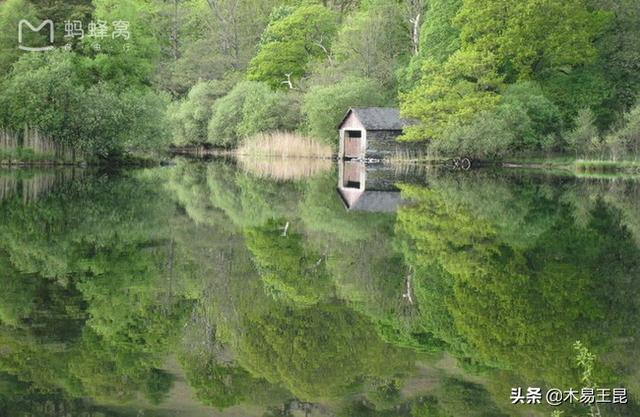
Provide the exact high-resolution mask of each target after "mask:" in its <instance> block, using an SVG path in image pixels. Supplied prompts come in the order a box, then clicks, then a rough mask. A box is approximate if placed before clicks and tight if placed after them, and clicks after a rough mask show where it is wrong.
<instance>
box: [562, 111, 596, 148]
mask: <svg viewBox="0 0 640 417" xmlns="http://www.w3.org/2000/svg"><path fill="white" fill-rule="evenodd" d="M574 124H575V128H574V129H573V130H571V131H569V132H568V133H567V134H565V138H564V139H565V141H566V142H567V147H568V149H569V150H571V151H573V152H575V153H576V155H577V154H583V155H590V154H593V153H594V150H596V147H597V144H598V143H599V142H600V139H599V137H598V128H597V127H596V116H595V114H593V112H592V111H591V109H582V110H580V111H579V112H578V116H577V117H576V119H575V121H574Z"/></svg>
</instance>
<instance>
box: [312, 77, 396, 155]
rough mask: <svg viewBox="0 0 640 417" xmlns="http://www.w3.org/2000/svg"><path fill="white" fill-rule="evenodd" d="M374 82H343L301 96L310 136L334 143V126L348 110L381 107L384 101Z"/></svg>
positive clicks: (349, 80)
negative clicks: (351, 108)
mask: <svg viewBox="0 0 640 417" xmlns="http://www.w3.org/2000/svg"><path fill="white" fill-rule="evenodd" d="M380 91H381V87H380V85H379V84H377V83H376V82H375V81H372V80H369V79H366V78H347V79H345V80H344V81H342V82H340V83H338V84H335V85H329V86H317V87H312V88H311V89H310V90H309V92H308V93H307V94H306V95H305V96H304V104H303V113H304V114H305V117H306V122H307V129H308V130H309V133H310V134H311V135H312V136H315V137H317V138H320V139H322V140H325V141H326V142H327V143H330V144H333V145H336V144H337V143H338V133H337V132H338V127H337V125H338V123H340V120H341V119H342V117H344V115H345V113H346V112H347V110H349V107H366V106H383V105H386V104H388V101H387V99H386V98H385V97H384V96H383V94H382V93H381V92H380Z"/></svg>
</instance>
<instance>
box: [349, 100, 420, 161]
mask: <svg viewBox="0 0 640 417" xmlns="http://www.w3.org/2000/svg"><path fill="white" fill-rule="evenodd" d="M408 124H410V122H409V121H408V120H406V119H402V118H401V117H400V111H399V110H398V109H394V108H388V107H367V108H351V109H349V111H348V112H347V114H346V115H345V116H344V118H343V119H342V122H341V123H340V125H339V126H338V129H339V130H340V147H339V154H340V159H382V158H385V157H389V156H393V155H394V154H396V153H402V152H409V151H411V150H413V149H414V148H415V146H416V145H413V144H407V143H400V142H397V141H396V138H397V137H398V136H400V135H401V134H402V129H403V128H404V127H406V126H407V125H408Z"/></svg>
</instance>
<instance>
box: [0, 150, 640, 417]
mask: <svg viewBox="0 0 640 417" xmlns="http://www.w3.org/2000/svg"><path fill="white" fill-rule="evenodd" d="M337 171H338V172H337V173H335V174H334V173H332V172H329V173H326V174H319V175H316V176H313V177H310V178H307V179H301V178H296V179H289V180H285V179H283V178H281V179H279V180H278V181H274V180H271V179H268V178H265V177H264V176H262V175H257V174H256V173H255V172H251V171H249V172H247V171H242V170H239V169H238V168H237V167H236V166H235V165H233V164H232V163H229V162H215V161H214V162H212V163H208V164H198V163H179V164H178V165H177V166H175V167H171V168H162V169H150V170H142V171H135V172H128V173H122V174H117V175H116V174H104V173H101V174H86V175H80V176H75V177H68V178H63V179H62V180H61V181H57V182H56V186H55V188H53V189H52V191H51V192H49V193H39V194H38V198H35V199H29V201H28V202H27V203H25V201H24V198H23V196H22V194H20V193H6V194H5V195H6V197H5V198H4V199H2V201H0V218H1V219H2V222H1V223H0V280H2V288H3V291H2V292H0V410H2V412H3V413H4V415H11V416H14V415H18V416H61V415H65V416H67V415H71V416H76V415H77V416H80V415H96V416H98V415H100V416H128V415H139V413H144V415H153V416H155V415H158V416H174V415H175V416H177V415H180V416H205V415H206V416H211V415H228V416H235V415H242V416H293V415H296V416H297V415H312V416H321V415H323V416H324V415H326V416H345V417H346V416H349V417H353V416H406V417H424V416H438V417H459V416H472V417H473V416H478V417H480V416H482V417H489V416H496V417H497V416H521V417H525V416H545V417H547V416H550V415H551V411H553V409H552V408H550V407H547V406H544V405H536V406H526V405H513V404H511V401H510V400H509V395H510V391H511V388H512V387H517V386H524V387H527V386H540V387H545V388H551V387H558V388H562V389H567V388H569V387H574V388H580V387H582V385H583V384H584V383H583V382H582V381H581V380H580V379H581V376H582V374H583V373H584V370H583V369H582V368H581V367H580V366H577V365H576V352H575V349H574V343H575V342H576V341H578V340H579V341H581V342H582V344H583V345H584V346H586V347H587V348H588V349H589V350H590V351H591V352H593V353H594V354H596V355H597V357H598V359H597V361H596V362H595V364H594V369H593V375H592V377H593V379H594V380H595V381H596V382H597V383H598V384H599V385H600V386H604V387H618V386H624V387H627V388H628V389H629V392H630V395H631V399H630V404H628V405H626V406H619V405H617V406H610V407H608V408H606V407H603V409H602V415H603V416H604V415H606V416H636V415H639V410H638V407H637V405H636V403H635V398H637V395H638V391H639V390H640V386H639V381H638V379H637V375H638V374H639V373H640V369H639V368H638V360H637V359H638V357H639V356H638V346H637V343H636V340H637V339H636V338H637V336H638V331H639V330H640V329H639V328H638V320H637V318H638V310H639V308H640V305H639V303H640V297H639V295H640V284H639V283H640V280H638V279H637V278H638V277H639V276H640V249H639V248H638V242H639V241H640V240H639V238H640V227H639V225H640V223H638V219H639V218H640V216H639V215H638V214H640V202H639V199H638V196H639V195H640V194H639V190H640V187H639V185H638V183H635V182H624V181H618V182H610V181H604V180H602V181H601V180H598V181H596V180H594V181H585V180H576V179H574V178H563V177H548V178H547V177H544V176H535V175H531V174H527V175H525V174H516V173H510V172H497V173H492V172H483V171H477V172H473V173H456V174H455V175H450V174H443V173H438V172H429V173H424V172H415V171H412V170H408V171H406V170H400V171H399V170H398V169H397V168H389V167H384V166H370V167H365V166H364V165H358V164H355V165H347V164H345V166H340V167H339V168H338V170H337ZM44 182H46V181H44ZM2 183H3V184H4V182H2ZM7 183H11V181H9V180H7ZM336 183H337V184H338V192H339V195H336V192H335V189H336ZM5 188H7V189H9V188H11V187H8V186H7V187H5ZM14 188H16V187H14ZM17 188H19V187H17ZM371 192H373V193H380V194H383V195H385V196H387V195H389V196H393V197H382V198H381V199H380V200H377V201H378V202H377V203H376V204H373V203H370V202H367V201H368V198H369V197H367V193H371ZM357 193H360V194H357ZM374 195H375V194H374ZM387 198H388V200H386V199H387ZM363 199H364V200H363ZM390 201H393V204H391V203H390ZM365 203H366V204H365ZM344 205H346V206H347V207H348V208H349V209H350V210H345V208H344ZM563 409H564V411H565V414H564V416H565V417H566V416H582V415H585V413H588V412H589V410H588V409H587V408H585V407H583V406H578V405H574V406H566V407H563Z"/></svg>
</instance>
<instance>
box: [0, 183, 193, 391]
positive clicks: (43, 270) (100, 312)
mask: <svg viewBox="0 0 640 417" xmlns="http://www.w3.org/2000/svg"><path fill="white" fill-rule="evenodd" d="M157 185H158V183H157V180H156V179H154V178H152V177H149V176H145V175H144V174H142V175H140V176H138V177H113V178H108V179H107V178H105V177H86V178H84V179H82V180H80V181H77V182H73V183H69V184H67V185H66V186H65V187H64V188H62V189H59V190H58V192H56V194H51V195H49V196H48V197H46V198H42V199H40V200H39V201H38V203H37V204H30V205H24V204H22V202H21V201H20V200H18V199H8V200H5V201H4V202H2V203H1V205H0V212H2V217H3V222H2V224H1V225H0V242H1V243H0V270H2V274H0V280H2V285H3V287H4V286H5V285H6V287H7V288H9V289H10V290H9V291H8V292H7V293H3V294H2V296H1V297H2V299H3V304H2V308H1V309H0V311H1V312H0V320H1V323H0V333H1V334H2V339H3V343H2V346H3V349H2V352H1V353H0V371H1V372H2V373H4V374H6V375H12V376H15V377H16V378H17V379H18V380H20V381H22V382H21V383H22V384H25V385H26V386H27V387H29V388H28V389H29V391H30V392H32V393H33V395H32V398H37V397H38V396H39V395H42V396H44V395H48V396H51V395H54V394H55V395H56V396H57V397H56V398H63V399H64V398H67V399H69V401H73V399H74V398H81V397H85V396H87V397H91V398H92V399H94V400H98V401H101V402H115V403H121V402H122V401H125V400H127V399H132V398H134V397H136V396H137V394H138V393H139V394H142V395H144V396H145V397H146V398H147V399H148V400H149V401H151V402H157V401H160V400H161V399H162V398H163V397H164V395H165V394H166V392H167V391H168V389H169V388H170V386H171V383H172V377H171V376H170V375H169V374H167V373H165V372H163V371H161V370H160V367H161V365H162V362H163V360H164V354H165V353H164V352H166V351H167V349H168V346H169V345H170V344H171V343H172V340H174V339H175V336H176V333H175V330H176V329H179V325H178V323H180V322H181V321H182V316H184V311H185V307H186V303H185V301H182V300H180V299H179V298H173V299H170V300H168V301H167V299H166V298H165V297H164V296H163V295H162V292H163V290H162V288H163V286H162V281H163V280H164V278H165V276H166V274H165V265H166V262H165V259H166V257H167V253H168V251H167V249H168V244H167V242H168V240H167V232H168V230H167V228H166V227H165V226H164V225H165V224H166V223H165V222H164V221H163V220H161V219H165V218H166V217H167V216H168V215H169V214H170V209H171V206H170V205H169V204H167V203H165V202H164V201H165V199H163V198H162V196H161V195H160V194H158V192H157V191H156V189H157ZM2 389H3V388H0V397H1V396H2V394H3V393H2ZM46 398H49V397H46ZM47 401H54V399H53V398H49V399H48V400H47ZM65 401H66V400H65Z"/></svg>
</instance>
